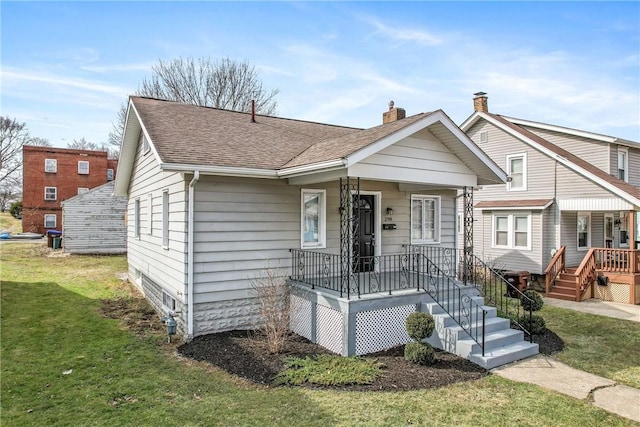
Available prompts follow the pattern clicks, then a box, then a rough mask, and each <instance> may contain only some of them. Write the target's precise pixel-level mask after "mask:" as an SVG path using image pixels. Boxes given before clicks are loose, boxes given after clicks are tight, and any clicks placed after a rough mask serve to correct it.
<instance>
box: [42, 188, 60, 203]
mask: <svg viewBox="0 0 640 427" xmlns="http://www.w3.org/2000/svg"><path fill="white" fill-rule="evenodd" d="M57 198H58V188H57V187H44V199H45V200H56V199H57Z"/></svg>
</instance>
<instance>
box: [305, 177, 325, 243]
mask: <svg viewBox="0 0 640 427" xmlns="http://www.w3.org/2000/svg"><path fill="white" fill-rule="evenodd" d="M301 194H302V196H301V197H302V198H301V205H300V211H301V221H302V222H301V224H300V229H301V237H300V242H301V247H302V248H325V247H326V244H327V243H326V234H327V232H326V228H327V212H326V205H327V202H326V198H327V192H326V191H325V190H310V189H302V191H301Z"/></svg>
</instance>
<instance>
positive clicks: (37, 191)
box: [22, 146, 118, 234]
mask: <svg viewBox="0 0 640 427" xmlns="http://www.w3.org/2000/svg"><path fill="white" fill-rule="evenodd" d="M22 155H23V166H22V167H23V184H22V186H23V190H22V230H23V231H25V232H33V233H41V234H44V233H45V232H46V231H47V230H58V231H60V230H62V207H61V202H62V201H63V200H66V199H69V198H71V197H74V196H77V195H78V194H82V193H84V192H86V191H89V190H90V189H92V188H95V187H98V186H99V185H102V184H104V183H106V182H108V181H112V180H113V179H114V177H115V173H116V168H117V162H118V161H117V160H112V159H109V158H108V157H107V152H106V151H91V150H76V149H70V148H57V147H31V146H25V147H23V150H22Z"/></svg>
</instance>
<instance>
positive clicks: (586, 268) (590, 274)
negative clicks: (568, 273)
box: [575, 248, 600, 302]
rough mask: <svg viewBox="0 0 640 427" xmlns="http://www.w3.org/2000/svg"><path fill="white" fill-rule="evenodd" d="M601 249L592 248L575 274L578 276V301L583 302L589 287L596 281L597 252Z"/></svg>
mask: <svg viewBox="0 0 640 427" xmlns="http://www.w3.org/2000/svg"><path fill="white" fill-rule="evenodd" d="M599 249H600V248H591V249H589V252H587V254H586V255H585V257H584V258H583V259H582V262H581V263H580V266H579V267H578V269H577V270H576V272H575V276H576V301H578V302H580V301H582V297H583V296H584V294H585V292H586V291H587V289H589V285H590V284H591V283H593V281H594V280H596V268H597V263H596V251H597V250H599Z"/></svg>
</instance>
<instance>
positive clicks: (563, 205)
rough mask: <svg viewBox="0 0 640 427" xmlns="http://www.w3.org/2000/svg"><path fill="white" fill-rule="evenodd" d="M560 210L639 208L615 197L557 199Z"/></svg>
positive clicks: (630, 209)
mask: <svg viewBox="0 0 640 427" xmlns="http://www.w3.org/2000/svg"><path fill="white" fill-rule="evenodd" d="M558 207H559V208H560V210H561V211H633V210H640V206H634V205H633V204H631V203H629V202H628V201H626V200H624V199H620V198H617V197H609V198H607V197H602V198H592V197H585V198H575V199H558Z"/></svg>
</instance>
